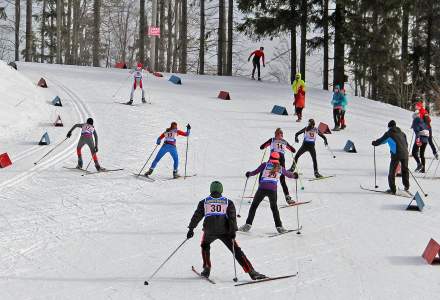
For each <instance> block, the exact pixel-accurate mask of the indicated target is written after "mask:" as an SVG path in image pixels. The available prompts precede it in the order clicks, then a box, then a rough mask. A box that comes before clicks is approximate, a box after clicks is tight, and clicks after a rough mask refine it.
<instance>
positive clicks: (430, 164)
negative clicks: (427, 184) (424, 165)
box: [423, 157, 434, 178]
mask: <svg viewBox="0 0 440 300" xmlns="http://www.w3.org/2000/svg"><path fill="white" fill-rule="evenodd" d="M433 162H434V157H433V158H432V159H431V162H430V163H429V166H428V169H426V172H425V176H423V178H426V176H427V175H428V173H429V170H430V169H431V166H432V163H433Z"/></svg>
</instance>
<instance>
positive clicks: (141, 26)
mask: <svg viewBox="0 0 440 300" xmlns="http://www.w3.org/2000/svg"><path fill="white" fill-rule="evenodd" d="M138 57H139V62H140V63H141V64H142V65H144V64H145V0H139V53H138Z"/></svg>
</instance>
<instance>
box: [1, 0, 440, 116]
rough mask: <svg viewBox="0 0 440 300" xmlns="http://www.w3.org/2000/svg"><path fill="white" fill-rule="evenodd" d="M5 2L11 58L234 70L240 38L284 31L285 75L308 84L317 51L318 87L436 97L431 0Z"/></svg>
mask: <svg viewBox="0 0 440 300" xmlns="http://www.w3.org/2000/svg"><path fill="white" fill-rule="evenodd" d="M7 3H8V4H9V5H12V6H14V8H15V9H13V10H12V12H14V13H15V16H13V18H12V19H9V17H10V16H7V15H6V10H5V8H2V7H0V22H2V23H0V30H7V29H10V30H11V31H12V32H14V31H15V35H14V37H13V38H14V40H13V41H10V43H9V44H8V43H7V42H8V41H6V39H5V38H4V36H3V35H2V36H1V37H0V50H2V49H4V47H7V45H9V46H8V47H10V44H12V45H14V46H13V47H14V51H15V59H16V60H20V59H23V60H25V61H34V62H46V63H58V64H74V65H89V66H106V67H110V66H113V65H114V64H115V62H123V63H126V64H127V65H128V66H129V67H131V66H133V65H134V64H135V63H136V62H138V61H140V62H143V63H144V64H145V65H146V66H148V67H149V69H150V70H155V71H166V72H181V73H186V72H193V73H198V74H217V75H233V74H238V73H239V71H241V70H242V69H243V65H244V64H245V62H243V60H245V58H244V59H243V56H247V54H248V53H245V54H243V53H242V52H243V51H242V49H243V45H242V44H243V40H244V36H247V37H250V38H252V39H254V40H267V39H274V38H280V37H281V36H282V37H287V39H288V45H289V46H288V50H287V53H288V56H287V59H286V56H280V57H272V58H270V57H268V59H272V60H276V59H282V60H285V61H286V60H288V62H286V64H285V66H286V67H285V70H284V71H286V72H289V73H290V76H289V77H290V79H291V80H292V79H293V78H294V75H295V73H296V72H301V73H302V75H303V77H304V78H305V80H306V81H307V78H306V75H307V72H306V68H307V56H309V55H310V54H311V53H314V52H315V53H314V55H320V56H322V88H323V89H332V87H333V86H334V85H335V84H339V85H342V86H343V85H349V87H346V88H350V90H352V91H353V93H354V94H355V95H359V96H364V97H368V98H372V99H376V100H379V101H383V102H387V103H391V104H393V105H397V106H401V107H405V108H409V107H410V105H411V104H412V103H413V102H414V101H415V100H416V98H418V97H423V98H424V100H426V101H427V102H428V103H438V102H440V84H439V82H440V1H438V0H387V1H379V0H368V1H367V0H358V1H354V0H278V1H273V0H235V1H234V0H227V1H226V0H218V1H217V0H34V1H31V0H8V1H7ZM24 8H25V9H24ZM10 11H11V9H10ZM8 20H9V21H10V22H9V23H8V22H7V21H8ZM21 20H24V22H25V24H20V23H21V22H20V21H21ZM148 26H154V27H159V28H160V31H161V36H160V37H151V36H148V35H147V32H148ZM23 28H25V30H23ZM20 30H23V31H24V32H21V31H20ZM297 40H298V41H299V42H298V43H297ZM2 45H3V46H2ZM20 49H23V50H22V51H21V52H20ZM274 56H275V55H274ZM240 57H241V58H240ZM287 69H289V70H287Z"/></svg>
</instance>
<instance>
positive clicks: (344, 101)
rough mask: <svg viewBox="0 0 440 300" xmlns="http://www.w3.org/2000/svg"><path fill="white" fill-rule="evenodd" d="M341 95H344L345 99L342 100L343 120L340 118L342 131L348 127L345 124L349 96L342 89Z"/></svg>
mask: <svg viewBox="0 0 440 300" xmlns="http://www.w3.org/2000/svg"><path fill="white" fill-rule="evenodd" d="M341 93H342V94H343V95H344V98H343V100H342V110H341V118H340V122H339V123H340V125H341V129H345V127H347V125H346V124H345V111H346V110H347V104H348V103H347V102H348V101H347V94H346V93H345V89H344V88H342V89H341Z"/></svg>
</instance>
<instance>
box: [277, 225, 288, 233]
mask: <svg viewBox="0 0 440 300" xmlns="http://www.w3.org/2000/svg"><path fill="white" fill-rule="evenodd" d="M277 231H278V233H286V232H287V230H286V228H284V227H283V226H278V227H277Z"/></svg>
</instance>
